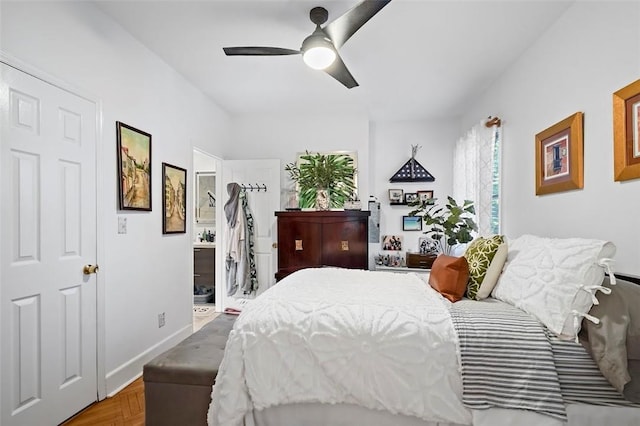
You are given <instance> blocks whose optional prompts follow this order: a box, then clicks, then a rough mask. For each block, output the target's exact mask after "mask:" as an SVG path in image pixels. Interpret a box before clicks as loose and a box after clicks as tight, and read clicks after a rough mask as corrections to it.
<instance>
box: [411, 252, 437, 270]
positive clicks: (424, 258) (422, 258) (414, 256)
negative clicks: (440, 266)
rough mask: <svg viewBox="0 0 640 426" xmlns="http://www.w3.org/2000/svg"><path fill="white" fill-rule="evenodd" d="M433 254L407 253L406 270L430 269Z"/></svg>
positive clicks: (434, 256) (433, 258) (434, 258)
mask: <svg viewBox="0 0 640 426" xmlns="http://www.w3.org/2000/svg"><path fill="white" fill-rule="evenodd" d="M436 257H437V256H436V255H435V254H420V253H407V268H422V269H431V265H433V261H434V260H436Z"/></svg>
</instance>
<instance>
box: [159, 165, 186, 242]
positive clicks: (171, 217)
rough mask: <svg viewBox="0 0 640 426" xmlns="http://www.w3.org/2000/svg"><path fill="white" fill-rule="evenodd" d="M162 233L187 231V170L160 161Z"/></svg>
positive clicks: (182, 232)
mask: <svg viewBox="0 0 640 426" xmlns="http://www.w3.org/2000/svg"><path fill="white" fill-rule="evenodd" d="M162 198H163V203H162V233H163V234H184V233H185V232H187V220H186V219H187V170H186V169H183V168H182V167H177V166H173V165H171V164H168V163H162Z"/></svg>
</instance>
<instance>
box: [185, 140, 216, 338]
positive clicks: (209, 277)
mask: <svg viewBox="0 0 640 426" xmlns="http://www.w3.org/2000/svg"><path fill="white" fill-rule="evenodd" d="M221 161H222V160H221V159H220V158H218V157H216V156H214V155H211V154H209V153H207V152H205V151H202V150H200V149H197V148H194V150H193V185H192V188H193V194H192V195H193V198H192V199H193V200H194V203H193V206H194V208H193V218H192V221H193V226H192V227H191V230H192V231H191V232H192V241H193V328H194V331H197V330H198V329H200V328H201V327H202V326H203V325H204V324H206V323H207V322H209V321H210V320H211V319H213V318H214V316H215V313H216V311H220V306H219V305H220V304H219V303H218V304H216V300H218V301H219V300H220V299H219V296H218V297H216V292H217V291H218V292H219V287H220V283H221V282H222V275H221V271H220V268H221V263H220V262H219V261H218V257H220V256H219V253H218V251H219V250H217V245H218V241H219V238H218V236H219V235H220V232H219V225H220V224H219V220H218V216H219V210H220V209H221V208H222V205H221V203H219V202H218V200H219V187H220V171H221V167H222V165H221ZM216 290H217V291H216Z"/></svg>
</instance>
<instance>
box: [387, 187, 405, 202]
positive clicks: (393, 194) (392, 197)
mask: <svg viewBox="0 0 640 426" xmlns="http://www.w3.org/2000/svg"><path fill="white" fill-rule="evenodd" d="M403 201H404V191H403V190H402V189H390V190H389V202H390V203H391V204H402V202H403Z"/></svg>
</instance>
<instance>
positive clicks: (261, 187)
mask: <svg viewBox="0 0 640 426" xmlns="http://www.w3.org/2000/svg"><path fill="white" fill-rule="evenodd" d="M240 186H241V187H242V189H243V190H245V191H251V192H253V191H254V190H255V191H257V192H260V191H264V192H267V185H265V184H264V183H263V184H259V183H256V184H255V186H254V185H253V184H250V183H242V184H240Z"/></svg>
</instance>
